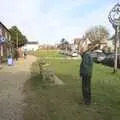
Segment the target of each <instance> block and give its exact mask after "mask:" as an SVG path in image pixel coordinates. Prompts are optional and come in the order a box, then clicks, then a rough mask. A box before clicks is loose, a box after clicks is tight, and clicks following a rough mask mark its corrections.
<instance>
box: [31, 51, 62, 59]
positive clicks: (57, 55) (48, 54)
mask: <svg viewBox="0 0 120 120" xmlns="http://www.w3.org/2000/svg"><path fill="white" fill-rule="evenodd" d="M31 54H33V55H35V56H37V57H44V58H46V57H47V58H61V57H64V55H62V54H60V53H59V51H56V50H40V51H36V52H31Z"/></svg>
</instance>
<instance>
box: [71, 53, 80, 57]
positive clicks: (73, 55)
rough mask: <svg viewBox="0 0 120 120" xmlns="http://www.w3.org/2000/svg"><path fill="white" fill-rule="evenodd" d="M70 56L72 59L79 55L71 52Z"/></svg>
mask: <svg viewBox="0 0 120 120" xmlns="http://www.w3.org/2000/svg"><path fill="white" fill-rule="evenodd" d="M71 56H72V57H78V56H79V55H78V54H77V53H76V52H73V53H72V54H71Z"/></svg>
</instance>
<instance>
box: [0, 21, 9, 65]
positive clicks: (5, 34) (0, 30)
mask: <svg viewBox="0 0 120 120" xmlns="http://www.w3.org/2000/svg"><path fill="white" fill-rule="evenodd" d="M10 39H11V35H10V32H9V30H8V29H7V27H6V26H5V25H4V24H3V23H2V22H0V63H2V62H3V61H4V59H6V58H7V56H8V53H9V48H8V42H9V41H10Z"/></svg>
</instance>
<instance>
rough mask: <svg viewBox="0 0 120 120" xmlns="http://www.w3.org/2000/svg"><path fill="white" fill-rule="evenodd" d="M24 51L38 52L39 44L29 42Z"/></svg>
mask: <svg viewBox="0 0 120 120" xmlns="http://www.w3.org/2000/svg"><path fill="white" fill-rule="evenodd" d="M23 49H25V50H27V51H36V50H38V49H39V43H38V42H36V41H31V42H28V43H27V44H26V45H25V46H24V47H23Z"/></svg>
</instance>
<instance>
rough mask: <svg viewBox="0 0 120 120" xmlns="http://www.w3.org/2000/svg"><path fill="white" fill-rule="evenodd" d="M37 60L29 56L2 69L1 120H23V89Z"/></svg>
mask: <svg viewBox="0 0 120 120" xmlns="http://www.w3.org/2000/svg"><path fill="white" fill-rule="evenodd" d="M35 60H36V58H35V57H33V56H28V57H27V58H26V59H25V60H24V59H21V60H19V61H17V62H16V63H15V64H14V66H7V65H5V66H4V67H3V68H2V69H0V120H23V116H22V115H23V108H24V106H25V104H24V101H23V100H24V93H23V88H24V83H25V81H26V80H27V79H28V78H29V77H30V66H31V64H32V63H33V62H34V61H35Z"/></svg>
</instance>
